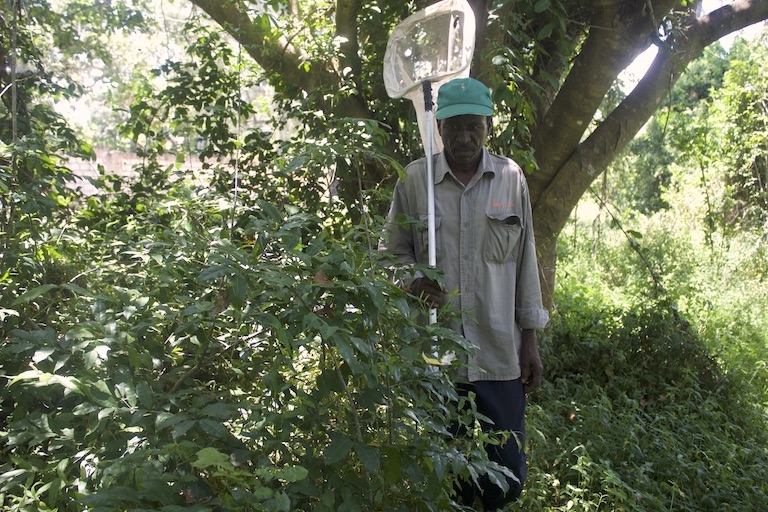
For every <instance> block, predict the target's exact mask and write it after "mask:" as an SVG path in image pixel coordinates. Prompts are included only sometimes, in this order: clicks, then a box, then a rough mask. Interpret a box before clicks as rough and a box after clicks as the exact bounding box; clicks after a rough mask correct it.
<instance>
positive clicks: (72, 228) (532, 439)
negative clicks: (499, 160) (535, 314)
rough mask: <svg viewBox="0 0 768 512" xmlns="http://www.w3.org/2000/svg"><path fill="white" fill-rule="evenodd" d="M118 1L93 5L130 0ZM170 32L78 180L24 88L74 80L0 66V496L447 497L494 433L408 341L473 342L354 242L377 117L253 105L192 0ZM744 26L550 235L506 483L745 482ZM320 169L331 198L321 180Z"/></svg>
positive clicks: (371, 233)
mask: <svg viewBox="0 0 768 512" xmlns="http://www.w3.org/2000/svg"><path fill="white" fill-rule="evenodd" d="M31 5H32V6H39V7H40V8H41V10H40V11H39V16H43V15H50V12H51V11H49V10H46V9H45V8H44V7H46V5H47V4H44V3H40V4H31ZM116 5H117V4H116ZM119 6H120V8H124V9H126V10H125V11H123V12H122V14H121V15H120V16H119V17H118V18H112V17H110V15H109V13H105V17H104V18H99V20H100V22H101V23H102V24H103V25H104V27H110V26H112V25H110V23H112V22H115V21H118V20H125V19H128V20H137V19H138V18H137V17H138V16H139V12H140V11H138V10H136V11H134V10H131V8H130V7H128V4H119ZM30 12H32V11H30ZM78 12H79V11H77V9H75V10H73V11H72V12H71V13H70V15H71V16H77V13H78ZM88 12H89V13H90V14H89V15H92V14H93V12H92V11H88ZM321 14H322V13H317V15H318V16H319V17H320V18H321V17H322V16H320V15H321ZM376 15H377V14H376V13H373V12H372V13H370V16H371V20H375V19H376ZM39 16H38V14H35V16H32V17H30V18H29V19H30V20H37V21H39V22H40V25H39V27H44V26H46V25H45V24H46V23H49V22H50V20H46V19H44V18H41V17H39ZM8 19H10V18H8ZM6 21H7V20H6ZM372 22H373V21H372ZM143 26H144V25H143V24H142V23H137V24H136V25H134V24H133V23H128V24H125V25H124V26H121V30H124V31H130V30H134V29H138V28H139V27H143ZM21 27H22V29H23V30H20V31H19V32H18V36H19V39H18V45H19V46H20V47H23V48H25V49H26V50H27V52H28V53H27V54H28V55H30V56H34V55H37V56H39V58H40V59H42V55H43V53H44V52H42V51H41V50H40V49H39V48H41V47H42V46H39V45H43V42H40V39H36V38H39V37H40V34H38V35H35V34H34V32H35V30H38V31H39V27H37V28H36V26H35V25H34V24H31V25H22V26H21ZM180 30H181V32H180V33H179V34H180V36H181V39H183V40H185V41H187V42H188V44H186V45H184V46H183V47H184V50H183V52H181V53H179V54H173V55H172V56H171V57H170V58H168V59H167V60H162V61H161V62H158V63H157V65H155V66H149V70H148V71H147V72H146V73H144V78H143V79H142V80H138V81H135V82H133V88H132V89H131V92H130V94H128V92H127V91H126V96H123V95H122V94H121V95H120V98H130V104H128V105H123V107H122V110H120V109H118V110H117V111H116V113H115V119H120V120H121V122H120V123H119V124H116V125H114V130H113V131H111V132H110V133H109V134H107V136H106V137H105V138H107V139H109V138H113V137H114V138H119V139H120V141H121V142H120V144H122V145H126V146H130V147H132V148H133V149H134V150H135V151H136V152H137V154H138V155H139V156H140V157H141V159H142V160H141V164H140V165H138V166H137V168H136V177H135V179H131V180H121V179H118V178H116V177H114V176H111V175H109V174H108V173H106V172H102V175H101V176H100V177H99V178H98V179H96V180H95V181H94V185H95V186H96V187H97V188H98V190H99V192H100V193H99V194H96V195H93V196H90V197H83V196H81V195H79V194H78V193H77V192H75V191H73V188H72V187H71V182H72V179H73V177H72V175H71V172H70V171H69V169H68V167H67V164H68V160H67V159H68V158H69V157H71V156H81V157H85V158H93V153H92V149H91V146H90V145H89V142H91V141H87V142H86V141H83V140H81V136H80V134H79V133H77V132H76V131H75V130H73V129H71V128H70V127H69V125H68V123H67V122H65V119H64V117H63V116H62V115H61V114H59V113H57V110H56V109H54V108H52V107H53V106H54V104H55V102H56V101H58V100H60V99H61V98H63V97H65V96H67V95H70V94H72V93H73V92H77V90H78V87H77V86H76V85H75V83H74V82H71V84H72V85H71V86H70V85H69V82H66V81H62V80H63V79H62V77H61V76H60V75H59V74H56V75H54V74H50V73H49V74H45V73H42V74H39V73H38V74H35V75H34V77H32V78H30V79H27V80H20V81H18V83H17V87H18V91H17V93H18V96H17V100H19V101H20V108H18V109H17V110H16V111H15V117H14V111H13V110H12V109H11V108H10V103H8V102H7V101H6V100H8V99H9V98H10V96H8V95H7V94H4V95H3V98H2V99H3V101H4V103H3V107H0V108H2V110H1V111H0V115H1V116H2V124H1V125H0V129H1V130H2V131H1V132H0V134H1V138H2V154H1V155H0V158H1V159H2V161H1V164H2V165H0V194H1V198H2V202H3V217H2V224H1V226H0V227H1V228H2V229H0V237H2V268H0V322H2V324H1V325H0V336H1V338H0V339H2V346H0V374H1V375H2V376H3V379H4V383H3V386H2V388H0V502H1V503H2V506H3V507H4V508H7V509H11V510H25V511H26V510H59V511H64V510H110V511H111V510H136V511H138V510H167V511H173V510H177V509H182V508H183V509H191V510H199V511H208V510H211V511H213V510H216V511H218V510H244V509H248V510H385V509H386V510H409V511H410V510H451V509H459V507H458V506H456V505H455V504H453V503H452V501H451V490H452V485H453V481H454V479H455V478H456V477H457V475H460V476H464V477H469V478H471V477H476V476H478V475H480V474H483V473H487V474H489V475H490V476H491V477H492V478H495V479H499V478H500V473H499V471H500V469H499V468H497V467H495V466H494V465H492V464H490V463H489V462H488V461H487V460H486V459H485V456H484V451H483V450H482V444H483V443H488V442H490V443H493V442H498V441H499V440H498V439H496V438H486V437H483V436H479V435H478V436H476V437H475V438H471V439H462V440H452V439H450V437H449V436H448V435H447V430H446V429H447V427H448V425H449V423H450V421H451V418H453V417H454V413H453V407H454V404H453V402H454V401H455V400H456V398H457V397H456V394H455V391H454V389H453V386H452V384H451V382H450V379H449V378H448V375H449V370H450V368H447V367H443V368H441V369H440V368H436V367H435V366H434V364H432V363H434V361H433V360H431V359H430V358H429V357H428V358H425V357H424V353H425V351H426V353H431V350H432V349H433V347H427V346H424V343H423V342H424V340H430V339H432V338H433V337H435V336H436V337H438V338H439V339H440V340H441V344H440V345H439V349H438V350H439V352H444V351H449V350H453V351H456V352H462V351H468V350H471V347H467V346H466V345H465V344H464V343H463V341H462V339H460V338H458V337H457V336H455V335H454V334H452V333H451V331H449V330H446V329H442V328H440V327H434V328H428V327H425V326H423V325H421V323H420V322H419V315H420V309H419V306H418V304H416V303H414V302H413V301H412V300H411V299H410V298H409V297H407V296H406V295H405V294H404V293H403V292H402V291H401V290H400V289H399V288H397V287H396V286H394V285H393V284H392V279H391V278H392V276H391V275H390V272H389V271H388V270H386V269H385V267H386V261H384V262H382V261H380V259H379V258H380V255H377V254H376V253H375V251H374V248H375V246H376V242H377V240H378V236H379V232H380V228H381V223H382V219H381V217H379V216H378V215H377V214H376V212H377V211H379V209H380V205H382V204H386V203H387V194H388V192H387V189H386V188H385V187H384V188H376V187H370V186H367V187H365V186H361V183H362V182H363V179H362V177H361V176H360V169H361V167H362V166H363V165H364V164H365V163H368V162H370V161H372V160H375V161H378V162H379V163H380V164H381V165H383V166H385V167H387V168H388V169H390V170H391V172H393V173H396V172H397V171H398V169H399V164H398V162H396V161H395V160H394V159H392V158H388V157H386V155H387V154H388V153H386V152H385V151H383V150H382V148H383V147H384V146H385V145H386V144H387V143H388V139H389V133H388V132H387V131H386V130H385V129H384V127H382V126H381V125H380V124H378V123H376V122H374V121H371V120H364V119H358V118H350V117H343V116H336V117H326V116H325V115H324V114H321V113H319V112H318V111H316V110H314V109H312V108H311V106H312V105H313V101H316V99H315V98H300V97H291V96H290V94H286V95H285V96H280V95H279V94H278V98H277V100H278V103H279V104H280V105H281V106H282V110H281V111H282V112H286V111H290V112H292V115H291V116H286V117H275V116H271V117H270V116H267V117H265V116H264V115H263V112H262V111H261V110H260V108H259V105H258V104H256V105H254V104H253V102H249V101H247V99H248V98H249V97H250V95H253V94H257V93H258V94H263V93H268V92H269V91H265V90H262V89H259V87H261V85H260V84H261V83H262V78H263V77H262V76H261V75H260V70H258V69H254V68H251V67H249V66H247V65H245V64H244V62H243V60H242V59H241V57H240V54H239V53H238V50H237V48H236V47H233V46H232V45H230V44H229V43H228V42H227V41H226V40H225V39H223V38H222V37H221V35H220V34H219V33H217V32H216V31H212V30H210V29H209V28H208V27H207V25H206V23H205V22H203V21H202V20H200V19H192V20H191V21H190V22H189V23H188V24H186V25H184V26H183V27H180ZM104 33H105V34H106V33H110V30H106V29H105V30H104ZM63 35H66V34H65V33H63V34H62V36H63ZM87 41H92V42H94V46H93V48H92V49H91V50H87V48H89V47H87V46H84V47H83V48H82V49H81V50H77V51H74V52H73V55H77V54H80V53H79V52H81V51H82V54H83V55H93V54H90V53H88V52H89V51H96V50H97V49H98V47H99V43H98V41H96V40H91V39H89V38H83V39H82V40H81V42H82V44H84V42H87ZM99 41H100V40H99ZM72 42H73V44H74V42H76V41H75V40H74V39H73V40H72ZM78 44H80V43H78ZM317 51H318V52H323V51H331V49H323V48H322V47H318V49H317ZM767 53H768V52H766V45H765V41H764V40H756V41H754V42H751V43H747V42H739V43H737V44H736V45H735V46H734V47H733V48H731V49H730V50H729V51H725V49H722V48H721V49H717V50H716V51H714V52H713V53H711V54H708V55H706V56H705V58H704V59H702V60H701V61H699V62H697V64H696V65H695V66H694V67H693V68H692V70H691V72H690V74H689V75H687V76H686V79H685V80H683V81H681V83H680V84H678V87H677V88H676V89H675V90H674V91H673V93H672V96H671V98H672V99H671V100H670V106H669V108H668V109H667V110H665V111H662V112H661V113H660V114H659V116H657V118H655V119H654V120H653V123H652V124H651V125H650V126H649V128H648V130H647V131H646V132H645V133H644V134H643V136H642V137H640V138H639V139H638V140H637V141H636V143H635V145H633V148H632V150H631V151H630V152H628V154H627V155H626V157H625V160H624V161H622V162H620V164H618V165H616V166H614V167H613V168H612V169H611V170H610V172H609V173H608V174H607V175H606V180H605V182H604V183H603V187H601V189H600V190H595V191H594V193H593V194H592V195H591V196H590V197H589V198H588V200H586V201H584V202H583V203H582V204H580V206H579V208H578V210H577V213H576V215H574V217H573V218H572V219H571V223H570V224H569V226H568V228H567V230H566V232H564V235H563V236H562V237H561V238H560V240H559V252H560V261H561V268H560V276H559V280H558V283H559V285H558V288H557V290H556V292H557V297H556V298H557V300H556V304H557V309H556V311H555V312H554V315H553V322H552V325H551V327H550V328H549V330H548V331H547V332H546V333H544V336H543V340H542V351H543V354H544V357H545V364H546V371H547V379H546V383H545V385H544V386H543V388H542V389H541V390H540V391H539V392H537V393H536V394H535V395H533V396H532V397H531V403H530V408H529V432H528V434H529V435H528V445H529V446H528V448H529V451H530V475H529V483H528V485H527V490H526V491H525V493H524V495H523V499H522V502H521V503H520V504H518V505H514V506H511V507H510V508H509V509H510V510H515V509H520V510H585V511H586V510H600V509H603V510H605V509H609V510H637V511H641V510H642V511H646V510H647V511H657V510H675V509H681V510H702V511H707V510H713V511H714V510H763V509H766V508H768V503H767V502H766V496H768V489H766V483H765V482H766V481H768V478H766V477H768V475H766V473H767V472H768V465H767V464H766V460H768V453H766V448H765V447H766V446H768V443H766V441H768V439H766V437H767V433H768V429H766V410H767V408H768V372H767V371H766V362H765V356H764V354H765V350H766V348H768V340H767V339H766V334H765V333H766V332H768V324H767V322H768V321H766V319H765V315H764V311H765V305H766V304H768V288H766V283H765V275H766V273H767V272H766V271H767V270H768V269H767V268H766V265H767V264H766V261H768V259H767V258H766V257H765V256H766V249H767V248H766V243H767V242H768V239H767V238H766V231H765V212H766V207H765V197H766V196H765V190H766V189H765V183H766V181H765V180H764V179H763V176H764V170H765V169H766V166H765V162H766V153H765V151H764V149H765V146H764V145H763V144H762V142H764V140H765V129H766V120H767V119H768V112H766V110H765V108H764V106H765V99H766V90H768V89H767V87H768V86H766V83H768V78H767V77H766V75H765V69H766V66H765V60H766V58H768V57H767ZM41 62H42V60H41ZM40 67H44V66H40ZM62 84H64V85H62ZM256 91H258V92H256ZM317 92H318V94H326V95H329V94H331V92H329V91H317ZM338 93H339V94H342V95H343V94H346V92H345V91H343V90H342V91H338ZM508 100H509V101H511V102H514V101H516V100H515V99H514V98H512V97H510V98H508ZM120 101H123V100H120ZM120 101H117V102H116V105H119V103H120ZM289 117H290V118H289ZM406 118H407V117H406ZM510 122H512V120H510ZM523 124H524V123H523ZM407 127H408V125H407V123H403V125H402V126H401V127H400V128H401V129H404V130H405V129H408V128H407ZM274 134H278V135H277V136H275V135H274ZM504 137H505V135H504V131H503V130H500V134H497V142H499V141H502V142H503V141H504V140H506V139H505V138H504ZM414 140H415V137H414ZM167 155H172V156H173V157H174V158H173V159H172V162H173V163H171V164H161V163H160V162H161V161H162V160H161V158H160V157H163V156H167ZM190 155H194V158H195V159H196V160H197V161H196V162H195V165H194V166H192V165H190ZM342 175H344V176H346V177H347V178H348V179H347V180H346V181H347V182H348V183H349V182H351V183H357V184H358V186H357V187H353V188H352V189H350V190H349V191H348V195H347V197H351V198H352V199H353V200H351V201H341V200H339V199H338V197H334V196H332V195H330V194H329V193H328V192H329V190H332V189H333V187H334V184H336V183H337V179H338V178H339V176H342ZM382 263H383V264H382ZM439 355H440V354H438V356H439ZM471 411H472V409H471V404H470V408H469V412H468V414H467V415H466V417H464V418H463V420H462V421H466V422H468V423H470V424H471V425H475V422H476V421H477V420H478V418H476V417H475V415H474V414H472V412H471Z"/></svg>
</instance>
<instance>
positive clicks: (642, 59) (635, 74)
mask: <svg viewBox="0 0 768 512" xmlns="http://www.w3.org/2000/svg"><path fill="white" fill-rule="evenodd" d="M728 3H730V2H728V1H726V0H704V1H703V2H702V12H703V13H704V14H707V13H710V12H712V11H714V10H715V9H718V8H720V7H722V6H723V5H725V4H728ZM762 29H763V24H762V23H756V24H754V25H750V26H749V27H747V28H745V29H743V30H740V31H738V32H735V33H732V34H728V35H727V36H725V37H723V38H722V39H720V43H721V44H722V45H723V47H724V48H726V49H727V48H730V46H731V44H732V43H733V41H734V39H736V37H747V38H750V37H754V36H756V35H757V34H758V33H760V32H761V31H762ZM657 52H658V48H657V47H656V46H655V45H651V46H650V48H648V49H647V50H646V51H645V52H643V53H641V54H640V55H639V56H638V57H637V58H636V59H635V61H634V62H633V63H632V64H630V65H629V66H628V67H627V69H625V70H624V71H622V72H621V74H620V75H619V79H620V80H621V81H622V82H623V83H624V86H623V89H624V93H625V94H629V93H630V92H632V89H634V88H635V86H636V85H637V83H638V82H639V81H640V80H641V79H642V78H643V76H644V75H645V73H646V72H647V71H648V68H650V67H651V63H652V62H653V59H654V58H655V57H656V53H657Z"/></svg>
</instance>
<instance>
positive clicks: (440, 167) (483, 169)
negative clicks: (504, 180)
mask: <svg viewBox="0 0 768 512" xmlns="http://www.w3.org/2000/svg"><path fill="white" fill-rule="evenodd" d="M450 170H451V168H450V167H449V166H448V160H446V159H445V152H441V153H440V154H438V155H437V158H436V159H435V185H437V184H438V183H440V182H441V181H443V180H444V179H445V176H446V175H447V174H448V173H449V172H450ZM477 170H478V174H480V175H483V174H485V173H491V174H493V175H494V176H495V175H496V169H494V168H493V164H492V163H491V158H490V153H489V152H488V148H483V157H482V158H481V160H480V165H479V166H478V167H477Z"/></svg>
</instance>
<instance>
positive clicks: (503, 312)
mask: <svg viewBox="0 0 768 512" xmlns="http://www.w3.org/2000/svg"><path fill="white" fill-rule="evenodd" d="M492 114H493V103H492V101H491V94H490V91H489V89H488V87H486V86H485V85H483V84H482V83H481V82H479V81H477V80H475V79H472V78H459V79H455V80H451V81H449V82H447V83H446V84H444V85H443V86H442V87H441V88H440V90H439V92H438V98H437V111H436V113H435V118H436V119H437V120H438V132H439V133H440V136H441V137H442V140H443V145H444V150H443V152H442V153H440V154H438V155H435V157H434V171H435V173H434V174H435V178H434V182H435V183H434V186H435V226H436V252H437V266H438V268H439V269H440V270H441V271H442V273H443V276H444V280H445V287H444V288H441V287H440V286H439V285H438V284H437V283H436V282H435V281H432V280H430V279H428V278H426V277H425V276H423V275H422V274H421V273H420V272H414V273H413V274H412V275H411V276H410V277H409V278H408V279H407V281H410V282H407V283H404V284H405V285H406V286H407V287H408V288H409V289H410V291H411V292H412V293H413V294H414V295H415V296H417V297H420V298H421V299H422V300H424V301H425V302H426V303H427V304H428V305H430V306H432V307H442V306H447V307H449V308H451V309H452V310H454V311H457V312H459V314H457V315H455V318H456V320H454V321H453V322H452V325H451V327H452V328H453V329H454V330H456V331H457V332H458V333H460V334H461V335H463V336H464V337H465V338H466V339H467V340H469V341H470V342H472V343H473V344H474V345H475V346H476V347H477V348H476V351H475V354H474V355H473V356H471V357H469V358H468V360H467V361H466V364H463V365H462V367H461V369H460V370H459V375H458V382H457V384H458V387H459V389H460V390H464V391H465V392H472V393H474V394H475V401H476V403H477V405H478V410H479V412H480V413H481V414H483V415H485V416H487V417H488V418H490V419H491V420H492V421H493V423H494V425H493V428H494V429H497V430H504V431H513V432H514V433H515V434H516V436H517V441H518V442H519V445H518V442H516V440H515V439H514V438H513V439H511V440H510V441H509V442H507V443H506V444H505V445H503V446H502V447H495V449H492V450H490V451H489V457H490V458H491V459H492V460H495V461H496V462H498V463H500V464H501V465H503V466H505V467H507V468H509V469H510V470H511V471H512V472H513V473H514V474H515V476H516V478H507V480H508V483H509V484H510V490H509V492H507V493H506V494H505V493H503V492H502V491H501V489H500V488H499V487H498V486H496V485H494V484H492V483H490V482H483V483H482V485H481V486H480V487H481V488H480V489H476V488H475V487H474V486H473V485H465V486H463V487H462V488H461V489H460V490H459V499H460V500H461V501H463V502H464V504H466V505H472V503H473V502H474V500H475V498H476V496H477V495H478V494H479V495H480V499H481V500H482V502H483V506H484V508H485V509H486V510H497V509H499V508H502V507H503V506H504V505H506V504H507V503H509V502H511V501H514V500H516V499H517V498H518V497H519V495H520V492H521V490H522V484H523V481H524V479H525V474H526V461H525V453H524V451H523V449H522V447H523V443H524V413H525V393H528V392H531V391H533V390H534V389H536V388H537V387H538V386H539V384H541V379H542V372H543V367H542V364H541V358H540V357H539V351H538V346H537V341H536V329H541V328H543V327H545V326H546V324H547V322H548V320H549V314H548V312H547V311H546V310H545V309H544V308H543V307H542V303H541V289H540V284H539V273H538V265H537V261H536V249H535V244H534V236H533V224H532V221H531V205H530V199H529V195H528V186H527V183H526V181H525V176H524V175H523V172H522V170H521V169H520V167H519V166H518V165H517V164H516V163H515V162H513V161H512V160H510V159H509V158H506V157H503V156H500V155H495V154H492V153H490V152H489V151H488V150H487V149H486V148H485V142H486V139H487V138H488V135H489V132H490V128H491V117H490V116H491V115H492ZM406 173H407V176H406V177H405V178H404V179H402V180H400V181H398V183H397V185H396V186H395V192H394V197H393V200H392V205H391V208H390V212H389V216H388V232H387V241H386V242H385V243H384V244H383V247H382V248H383V249H384V250H386V251H388V252H390V253H391V254H393V255H394V256H395V257H396V259H397V261H398V262H399V263H401V264H405V265H412V264H416V263H422V264H426V263H428V260H427V254H428V252H427V250H428V249H427V242H428V237H427V233H426V219H427V186H428V185H427V180H426V177H427V172H426V159H421V160H417V161H415V162H412V163H411V164H410V165H408V166H407V167H406ZM401 215H405V216H406V217H407V218H409V219H412V220H416V221H419V220H421V221H423V223H422V224H421V225H420V224H418V223H414V222H410V223H402V224H398V223H397V222H396V221H395V219H396V218H398V216H401Z"/></svg>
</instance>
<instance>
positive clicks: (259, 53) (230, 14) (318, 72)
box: [189, 0, 337, 90]
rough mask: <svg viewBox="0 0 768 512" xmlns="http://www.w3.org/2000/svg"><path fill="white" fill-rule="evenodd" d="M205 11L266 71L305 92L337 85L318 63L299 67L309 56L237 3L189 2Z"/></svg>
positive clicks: (193, 0)
mask: <svg viewBox="0 0 768 512" xmlns="http://www.w3.org/2000/svg"><path fill="white" fill-rule="evenodd" d="M189 1H190V2H192V3H193V4H194V5H196V6H198V7H200V8H201V9H202V10H203V11H205V12H206V13H207V14H208V15H209V16H210V17H211V19H213V21H215V22H216V23H218V24H219V25H221V27H223V28H224V29H225V30H226V31H227V33H228V34H230V35H231V36H232V37H234V38H235V40H236V41H238V42H239V43H240V44H242V45H243V48H244V49H245V51H247V52H248V54H249V55H250V56H251V57H252V58H253V60H254V61H256V63H258V64H259V65H260V66H261V67H262V68H264V69H265V70H266V71H268V72H270V73H274V74H278V75H280V76H282V77H283V79H284V80H285V81H286V82H288V83H295V84H301V86H302V88H303V89H305V90H312V89H315V88H317V87H319V86H321V85H329V84H334V83H337V80H336V77H335V75H333V74H332V73H331V72H330V71H329V70H328V69H327V68H325V67H322V66H320V65H319V64H313V65H311V66H310V69H309V70H306V69H305V66H303V65H302V64H304V63H306V62H308V61H309V60H310V59H309V56H308V55H306V54H305V53H304V52H302V51H301V50H300V49H298V48H296V47H295V46H294V45H293V44H291V42H290V39H289V38H287V37H286V36H285V35H278V34H275V33H273V32H272V30H270V29H269V25H268V24H262V23H260V22H258V21H255V20H253V19H252V18H251V17H250V16H249V15H248V12H247V11H245V10H244V9H242V4H241V3H240V2H223V1H221V0H189Z"/></svg>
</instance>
